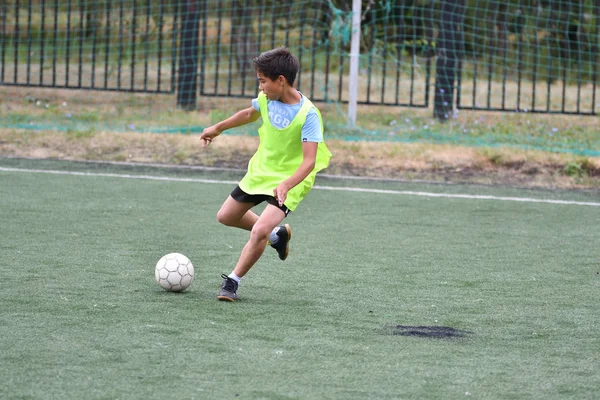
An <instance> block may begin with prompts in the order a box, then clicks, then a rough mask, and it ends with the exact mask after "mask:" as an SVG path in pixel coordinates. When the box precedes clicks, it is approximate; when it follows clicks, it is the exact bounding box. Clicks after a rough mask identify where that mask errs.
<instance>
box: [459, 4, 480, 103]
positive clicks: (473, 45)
mask: <svg viewBox="0 0 600 400" xmlns="http://www.w3.org/2000/svg"><path fill="white" fill-rule="evenodd" d="M475 15H486V13H485V12H480V11H479V7H478V5H475ZM473 24H474V25H476V24H477V18H476V19H475V21H474V22H473ZM473 28H474V29H473V39H472V42H471V57H472V58H473V82H472V85H473V96H472V97H471V108H473V109H475V107H476V104H477V72H478V71H479V62H478V60H477V40H476V38H475V35H476V34H477V33H476V32H477V29H475V28H476V27H475V26H474V27H473ZM485 31H486V29H485V28H483V32H484V35H486V37H487V33H486V32H485ZM462 32H464V28H463V29H462ZM460 62H461V63H462V60H461V61H460ZM459 70H462V68H459ZM458 79H462V78H461V76H460V75H459V78H458ZM461 91H462V85H458V93H457V97H456V106H457V107H458V108H460V107H461V102H460V97H461V96H460V94H461Z"/></svg>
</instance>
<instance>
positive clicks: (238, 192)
mask: <svg viewBox="0 0 600 400" xmlns="http://www.w3.org/2000/svg"><path fill="white" fill-rule="evenodd" d="M231 197H232V198H233V199H234V200H236V201H239V202H240V203H253V204H254V205H257V204H260V203H262V202H263V201H266V202H267V203H269V204H271V205H274V206H275V207H277V208H279V209H280V210H281V211H283V213H284V214H285V216H286V217H287V216H288V214H289V213H291V212H292V211H291V210H290V209H288V208H287V207H286V206H285V204H284V205H282V206H279V203H278V202H277V199H276V198H275V196H269V195H267V194H248V193H246V192H244V191H243V190H242V189H240V187H239V186H236V187H235V189H233V191H232V192H231Z"/></svg>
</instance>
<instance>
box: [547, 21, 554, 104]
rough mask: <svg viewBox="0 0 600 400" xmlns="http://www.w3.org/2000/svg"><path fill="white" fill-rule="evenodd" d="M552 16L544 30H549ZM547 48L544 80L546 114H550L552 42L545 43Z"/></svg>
mask: <svg viewBox="0 0 600 400" xmlns="http://www.w3.org/2000/svg"><path fill="white" fill-rule="evenodd" d="M552 15H553V14H550V18H549V19H548V21H547V23H546V29H549V28H550V20H551V19H552ZM547 43H548V44H547V46H546V47H547V48H548V52H547V54H548V62H547V69H548V72H547V73H548V77H547V78H546V112H550V105H551V102H550V96H551V94H552V66H553V63H552V59H553V58H554V57H553V56H552V51H553V49H552V41H547Z"/></svg>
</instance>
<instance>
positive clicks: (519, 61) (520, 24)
mask: <svg viewBox="0 0 600 400" xmlns="http://www.w3.org/2000/svg"><path fill="white" fill-rule="evenodd" d="M518 5H519V9H518V10H517V13H518V15H517V111H521V83H522V78H523V29H524V27H523V22H524V21H523V19H524V16H523V8H522V3H521V0H519V3H518Z"/></svg>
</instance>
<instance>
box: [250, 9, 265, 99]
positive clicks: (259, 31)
mask: <svg viewBox="0 0 600 400" xmlns="http://www.w3.org/2000/svg"><path fill="white" fill-rule="evenodd" d="M257 7H258V17H257V18H256V21H257V22H258V35H257V36H258V37H257V40H258V46H257V47H258V49H259V51H260V49H261V48H262V47H261V38H262V36H263V35H261V32H262V20H263V18H264V17H263V16H264V7H266V4H264V2H263V1H259V2H258V4H257ZM251 24H254V22H251ZM253 30H254V29H252V30H251V31H253ZM252 56H253V57H254V55H252ZM254 94H255V96H257V95H258V85H254Z"/></svg>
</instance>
